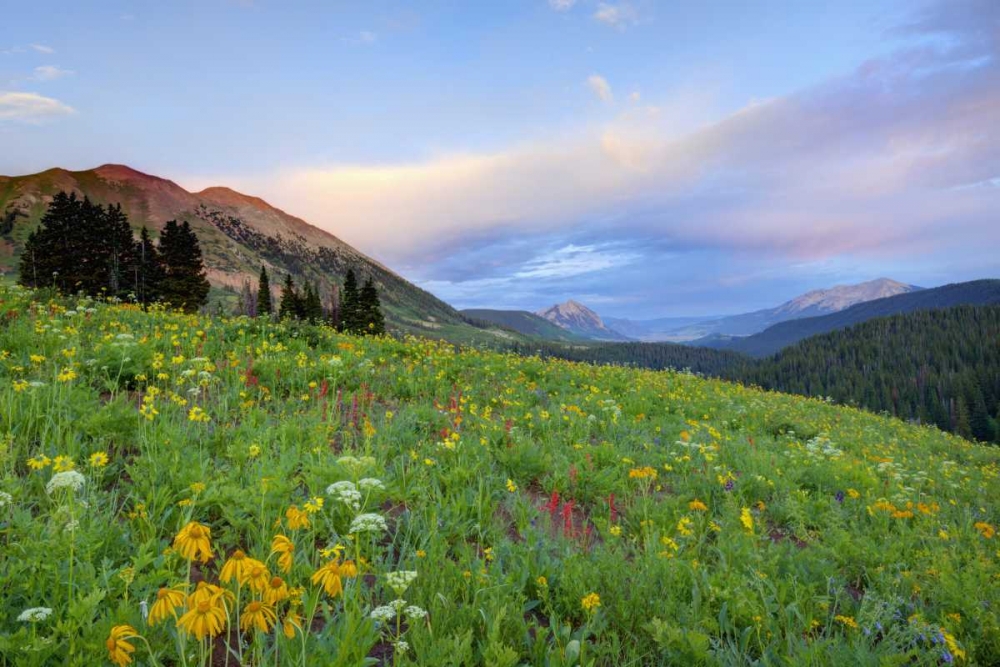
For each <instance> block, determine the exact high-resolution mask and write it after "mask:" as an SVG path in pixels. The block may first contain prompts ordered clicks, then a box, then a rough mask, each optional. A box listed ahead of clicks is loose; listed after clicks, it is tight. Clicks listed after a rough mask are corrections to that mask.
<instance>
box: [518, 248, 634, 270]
mask: <svg viewBox="0 0 1000 667" xmlns="http://www.w3.org/2000/svg"><path fill="white" fill-rule="evenodd" d="M638 258H639V255H638V254H636V253H634V252H627V251H622V250H618V249H616V248H615V246H614V244H606V245H604V246H599V245H584V246H578V245H572V244H571V245H567V246H565V247H562V248H559V249H558V250H555V251H552V252H549V253H546V254H543V255H540V256H539V257H535V258H533V259H531V260H529V261H527V262H525V264H524V266H523V268H522V269H521V270H519V271H517V272H516V273H514V277H515V278H570V277H572V276H578V275H581V274H584V273H593V272H594V271H603V270H604V269H610V268H615V267H621V266H624V265H626V264H631V263H632V262H634V261H635V260H636V259H638Z"/></svg>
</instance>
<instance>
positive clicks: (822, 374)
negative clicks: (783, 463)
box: [722, 306, 1000, 442]
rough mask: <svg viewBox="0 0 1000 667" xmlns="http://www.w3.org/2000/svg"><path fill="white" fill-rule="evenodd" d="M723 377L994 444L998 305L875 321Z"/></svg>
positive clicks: (999, 403) (999, 429)
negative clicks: (822, 398)
mask: <svg viewBox="0 0 1000 667" xmlns="http://www.w3.org/2000/svg"><path fill="white" fill-rule="evenodd" d="M722 375H723V376H724V377H728V378H730V379H734V380H739V381H741V382H747V383H751V384H756V385H759V386H761V387H764V388H766V389H774V390H777V391H783V392H789V393H795V394H804V395H806V396H817V397H831V398H833V399H834V400H835V401H837V402H838V403H845V404H851V405H856V406H859V407H863V408H865V409H867V410H872V411H875V412H887V413H889V414H891V415H894V416H896V417H899V418H901V419H906V420H910V421H916V422H920V423H923V424H934V425H936V426H937V427H938V428H940V429H941V430H944V431H951V432H954V433H957V434H958V435H960V436H962V437H964V438H970V439H976V440H981V441H983V442H1000V306H956V307H953V308H942V309H934V310H921V311H916V312H912V313H906V314H902V315H894V316H891V317H883V318H877V319H873V320H869V321H867V322H863V323H861V324H858V325H855V326H853V327H850V328H847V329H843V330H840V331H834V332H831V333H828V334H823V335H820V336H814V337H812V338H807V339H805V340H803V341H801V342H799V343H797V344H795V345H792V346H790V347H787V348H785V349H783V350H782V351H781V352H779V353H778V354H776V355H774V356H772V357H769V358H767V359H761V360H759V361H756V362H746V361H745V362H743V363H740V364H737V365H734V366H732V367H730V368H729V369H726V370H725V371H724V372H723V373H722Z"/></svg>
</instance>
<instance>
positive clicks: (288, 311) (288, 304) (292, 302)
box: [278, 273, 302, 320]
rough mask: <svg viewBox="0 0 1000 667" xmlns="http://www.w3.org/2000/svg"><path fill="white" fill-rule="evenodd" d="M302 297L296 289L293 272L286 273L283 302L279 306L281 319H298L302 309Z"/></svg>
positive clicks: (282, 293) (282, 295)
mask: <svg viewBox="0 0 1000 667" xmlns="http://www.w3.org/2000/svg"><path fill="white" fill-rule="evenodd" d="M301 300H302V299H301V297H300V296H299V293H298V292H297V291H296V289H295V281H294V280H293V279H292V274H290V273H288V274H285V284H284V285H282V287H281V304H280V305H279V306H278V316H279V317H281V319H283V320H284V319H298V317H299V313H300V312H301V311H302V306H301Z"/></svg>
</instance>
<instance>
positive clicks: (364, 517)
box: [348, 514, 389, 533]
mask: <svg viewBox="0 0 1000 667" xmlns="http://www.w3.org/2000/svg"><path fill="white" fill-rule="evenodd" d="M388 529H389V526H388V524H386V522H385V517H383V516H382V515H381V514H359V515H358V516H356V517H354V521H352V522H351V527H350V528H349V529H348V532H350V533H381V532H382V531H385V530H388Z"/></svg>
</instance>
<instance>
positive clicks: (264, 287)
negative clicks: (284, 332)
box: [257, 264, 272, 317]
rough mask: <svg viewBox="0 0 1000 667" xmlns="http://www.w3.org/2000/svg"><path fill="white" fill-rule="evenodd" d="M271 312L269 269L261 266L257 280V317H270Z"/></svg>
mask: <svg viewBox="0 0 1000 667" xmlns="http://www.w3.org/2000/svg"><path fill="white" fill-rule="evenodd" d="M271 311H272V308H271V279H270V278H269V277H268V275H267V267H266V266H264V265H263V264H261V266H260V277H259V278H258V279H257V315H258V316H259V317H270V316H271Z"/></svg>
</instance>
